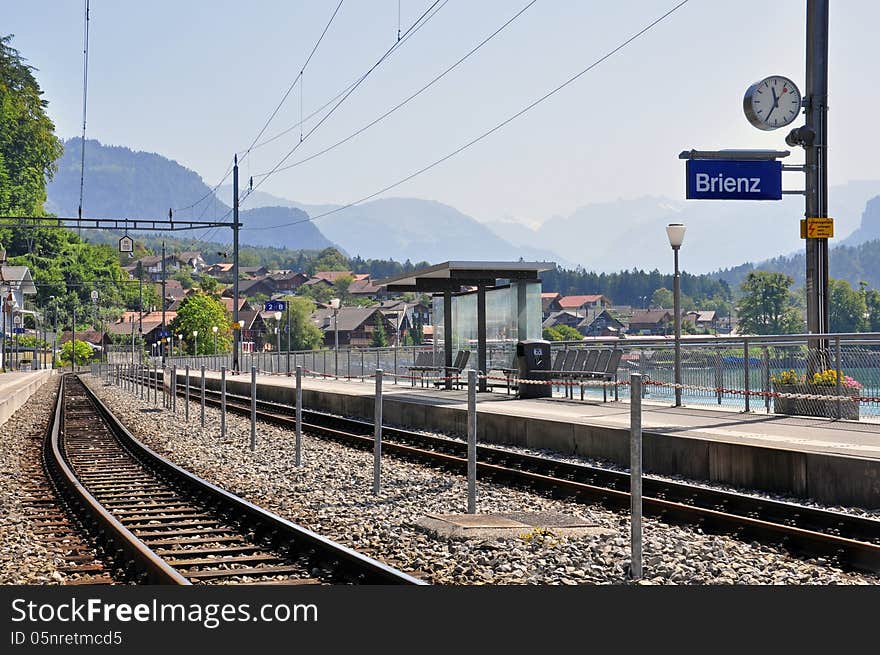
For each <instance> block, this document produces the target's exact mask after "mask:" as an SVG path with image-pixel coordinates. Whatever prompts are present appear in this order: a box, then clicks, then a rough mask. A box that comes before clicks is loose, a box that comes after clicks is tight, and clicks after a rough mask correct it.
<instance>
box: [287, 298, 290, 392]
mask: <svg viewBox="0 0 880 655" xmlns="http://www.w3.org/2000/svg"><path fill="white" fill-rule="evenodd" d="M287 377H290V301H289V300H288V301H287Z"/></svg>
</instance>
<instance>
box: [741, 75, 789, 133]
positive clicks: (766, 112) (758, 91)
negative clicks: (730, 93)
mask: <svg viewBox="0 0 880 655" xmlns="http://www.w3.org/2000/svg"><path fill="white" fill-rule="evenodd" d="M743 108H744V109H745V113H746V118H748V119H749V122H750V123H751V124H752V125H754V126H755V127H757V128H758V129H761V130H775V129H777V128H780V127H785V126H786V125H788V124H789V123H791V122H792V121H794V119H795V118H797V116H798V114H799V113H800V110H801V92H800V91H799V90H798V88H797V86H796V85H795V83H794V82H792V81H791V80H790V79H788V78H787V77H782V76H781V75H773V76H771V77H768V78H765V79H763V80H761V81H760V82H756V83H755V84H753V85H752V86H750V87H749V88H748V90H747V91H746V95H745V98H744V99H743Z"/></svg>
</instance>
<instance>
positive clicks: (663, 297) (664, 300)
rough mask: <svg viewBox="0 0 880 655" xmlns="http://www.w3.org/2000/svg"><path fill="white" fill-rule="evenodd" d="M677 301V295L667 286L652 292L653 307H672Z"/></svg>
mask: <svg viewBox="0 0 880 655" xmlns="http://www.w3.org/2000/svg"><path fill="white" fill-rule="evenodd" d="M674 303H675V296H674V295H673V293H672V292H671V291H670V290H669V289H667V288H666V287H660V288H659V289H657V290H656V291H655V292H654V293H652V294H651V307H658V308H660V309H671V308H672V305H673V304H674Z"/></svg>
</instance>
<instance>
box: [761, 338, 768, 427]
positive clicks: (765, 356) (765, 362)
mask: <svg viewBox="0 0 880 655" xmlns="http://www.w3.org/2000/svg"><path fill="white" fill-rule="evenodd" d="M762 351H763V352H762V353H761V357H762V360H763V366H764V375H763V384H764V409H765V410H766V411H767V413H768V414H769V413H770V352H769V351H768V350H767V346H764V348H763V349H762Z"/></svg>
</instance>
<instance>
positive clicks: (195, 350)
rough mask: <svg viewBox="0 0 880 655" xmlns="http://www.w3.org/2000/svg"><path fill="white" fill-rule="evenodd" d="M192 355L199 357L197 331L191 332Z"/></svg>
mask: <svg viewBox="0 0 880 655" xmlns="http://www.w3.org/2000/svg"><path fill="white" fill-rule="evenodd" d="M193 355H195V356H196V357H198V356H199V331H198V330H193Z"/></svg>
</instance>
